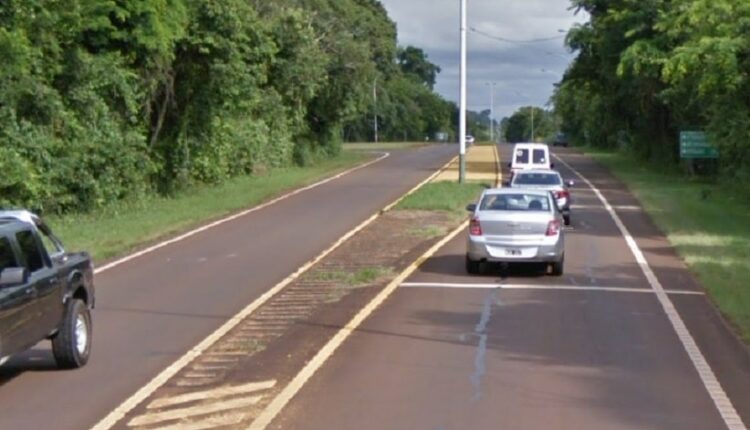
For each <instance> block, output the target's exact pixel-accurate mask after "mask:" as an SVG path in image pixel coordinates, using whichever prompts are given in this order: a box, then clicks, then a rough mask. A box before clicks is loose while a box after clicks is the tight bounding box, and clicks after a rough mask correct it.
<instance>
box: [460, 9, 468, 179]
mask: <svg viewBox="0 0 750 430" xmlns="http://www.w3.org/2000/svg"><path fill="white" fill-rule="evenodd" d="M460 75H461V77H460V87H461V88H460V90H459V93H460V95H459V99H460V103H459V114H458V142H459V145H458V147H459V153H458V158H459V172H458V182H459V183H461V184H463V183H464V181H465V180H466V0H461V66H460Z"/></svg>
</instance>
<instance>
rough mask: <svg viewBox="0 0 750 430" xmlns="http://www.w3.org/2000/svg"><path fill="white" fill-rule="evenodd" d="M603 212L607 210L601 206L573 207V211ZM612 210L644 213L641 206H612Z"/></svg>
mask: <svg viewBox="0 0 750 430" xmlns="http://www.w3.org/2000/svg"><path fill="white" fill-rule="evenodd" d="M576 209H578V210H603V209H606V208H603V207H601V206H597V205H576V204H574V205H573V210H576ZM612 209H614V210H616V211H620V212H625V211H630V212H642V211H643V208H642V207H640V206H631V205H617V206H612Z"/></svg>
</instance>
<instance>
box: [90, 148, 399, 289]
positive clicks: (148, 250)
mask: <svg viewBox="0 0 750 430" xmlns="http://www.w3.org/2000/svg"><path fill="white" fill-rule="evenodd" d="M390 155H391V154H390V153H388V152H385V153H383V154H382V155H381V156H380V157H378V158H376V159H375V160H372V161H368V162H367V163H364V164H360V165H359V166H356V167H353V168H351V169H349V170H346V171H343V172H341V173H339V174H336V175H334V176H331V177H329V178H326V179H323V180H321V181H318V182H316V183H314V184H311V185H307V186H305V187H302V188H298V189H296V190H294V191H291V192H289V193H286V194H284V195H282V196H279V197H277V198H275V199H273V200H269V201H267V202H266V203H263V204H261V205H259V206H255V207H253V208H250V209H247V210H244V211H242V212H238V213H236V214H234V215H230V216H228V217H226V218H222V219H220V220H217V221H214V222H212V223H209V224H206V225H203V226H201V227H198V228H196V229H194V230H191V231H188V232H187V233H183V234H181V235H179V236H177V237H174V238H172V239H169V240H165V241H163V242H160V243H157V244H156V245H153V246H149V247H148V248H146V249H142V250H140V251H138V252H134V253H132V254H130V255H128V256H125V257H123V258H120V259H118V260H115V261H112V262H111V263H108V264H105V265H103V266H101V267H97V268H96V269H95V270H94V274H99V273H102V272H104V271H107V270H109V269H112V268H114V267H117V266H120V265H122V264H124V263H127V262H128V261H131V260H134V259H136V258H138V257H142V256H144V255H146V254H150V253H152V252H154V251H156V250H157V249H161V248H164V247H165V246H168V245H171V244H173V243H177V242H181V241H183V240H185V239H187V238H189V237H191V236H195V235H196V234H198V233H202V232H204V231H206V230H209V229H212V228H214V227H217V226H219V225H222V224H225V223H227V222H230V221H234V220H236V219H237V218H241V217H244V216H246V215H248V214H251V213H253V212H257V211H259V210H261V209H264V208H267V207H269V206H271V205H274V204H276V203H278V202H280V201H282V200H286V199H288V198H290V197H293V196H296V195H297V194H300V193H303V192H305V191H309V190H311V189H313V188H317V187H319V186H321V185H324V184H327V183H329V182H331V181H335V180H336V179H339V178H342V177H344V176H346V175H348V174H350V173H354V172H356V171H357V170H361V169H364V168H366V167H369V166H371V165H373V164H375V163H377V162H380V161H382V160H385V159H386V158H388V157H390Z"/></svg>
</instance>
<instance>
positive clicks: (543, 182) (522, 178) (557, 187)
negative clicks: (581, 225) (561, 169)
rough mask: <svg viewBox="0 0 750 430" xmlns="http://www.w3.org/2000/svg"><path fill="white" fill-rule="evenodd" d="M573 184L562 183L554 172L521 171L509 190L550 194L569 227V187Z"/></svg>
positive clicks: (570, 201)
mask: <svg viewBox="0 0 750 430" xmlns="http://www.w3.org/2000/svg"><path fill="white" fill-rule="evenodd" d="M574 185H575V182H573V181H568V182H565V181H563V179H562V177H561V176H560V173H558V172H556V171H554V170H522V171H520V172H518V173H516V175H515V176H514V177H513V180H512V181H511V183H510V186H511V188H526V189H535V190H545V191H550V192H552V195H553V196H555V201H556V202H557V207H558V208H559V209H560V212H562V215H563V220H564V221H565V225H570V206H571V203H572V199H571V195H570V190H569V187H572V186H574Z"/></svg>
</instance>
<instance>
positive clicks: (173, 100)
mask: <svg viewBox="0 0 750 430" xmlns="http://www.w3.org/2000/svg"><path fill="white" fill-rule="evenodd" d="M0 63H1V64H2V67H0V170H1V171H2V175H0V206H24V207H30V208H34V209H36V210H39V211H44V212H67V211H81V210H91V209H95V208H97V207H101V206H103V205H107V204H109V203H111V202H114V201H118V200H123V199H129V198H137V197H138V196H140V195H144V194H150V193H162V194H169V193H173V192H175V191H179V190H182V189H186V188H189V187H193V186H196V185H199V184H212V183H220V182H222V181H225V180H227V179H228V178H231V177H233V176H238V175H248V174H258V173H260V172H264V171H267V170H268V169H272V168H275V167H283V166H289V165H292V164H297V165H305V164H309V163H311V162H314V161H315V160H316V159H320V158H321V157H329V156H333V155H335V154H337V152H338V151H339V150H340V147H341V142H342V140H344V139H345V138H346V139H351V140H358V139H361V140H370V139H371V137H372V136H371V134H370V133H371V131H370V130H371V124H372V118H373V116H374V115H376V114H377V115H378V117H379V119H381V121H382V127H383V129H382V136H383V138H384V139H399V140H401V138H408V139H420V140H422V139H424V137H425V136H429V135H431V134H433V133H434V132H436V131H438V130H441V131H443V130H444V131H449V129H450V128H451V127H452V123H453V116H454V107H453V104H451V103H448V102H446V101H445V100H443V99H442V98H440V97H439V96H437V95H436V94H435V93H434V92H433V91H432V87H433V85H434V83H435V78H436V75H437V73H439V68H438V67H437V66H435V65H433V64H432V63H430V62H429V61H428V59H427V57H426V56H425V55H424V53H423V52H422V51H421V50H419V49H418V48H414V47H405V48H399V47H398V46H397V40H396V25H395V24H394V22H393V21H392V20H390V19H389V17H388V15H387V13H386V11H385V9H384V7H383V6H382V5H381V4H380V2H379V1H377V0H274V1H260V0H148V1H145V0H64V1H61V0H3V2H2V3H1V4H0ZM378 88H379V89H380V91H379V96H380V97H379V99H378V103H377V105H376V104H375V103H374V100H373V89H378Z"/></svg>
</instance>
